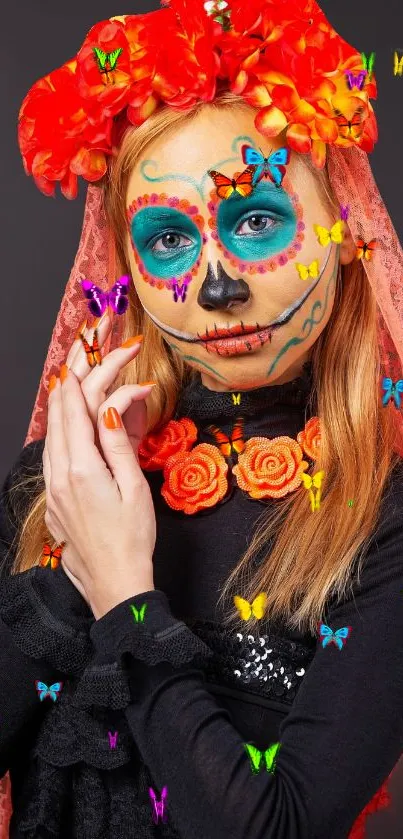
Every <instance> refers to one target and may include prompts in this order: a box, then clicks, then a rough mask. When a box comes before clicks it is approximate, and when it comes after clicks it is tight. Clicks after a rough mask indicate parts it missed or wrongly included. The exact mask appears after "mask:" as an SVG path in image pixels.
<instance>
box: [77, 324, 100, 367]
mask: <svg viewBox="0 0 403 839" xmlns="http://www.w3.org/2000/svg"><path fill="white" fill-rule="evenodd" d="M80 338H81V340H82V342H83V344H84V349H85V352H86V354H87V361H88V364H89V365H90V367H95V366H96V365H97V364H101V363H102V357H101V352H100V349H99V344H98V330H97V329H94V338H93V343H92V344H91V345H90V344H89V343H88V341H87V339H86V338H84V335H80Z"/></svg>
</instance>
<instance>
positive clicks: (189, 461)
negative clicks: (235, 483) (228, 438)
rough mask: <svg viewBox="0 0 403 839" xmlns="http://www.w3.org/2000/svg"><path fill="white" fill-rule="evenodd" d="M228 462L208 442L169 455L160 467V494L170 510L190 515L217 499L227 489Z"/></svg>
mask: <svg viewBox="0 0 403 839" xmlns="http://www.w3.org/2000/svg"><path fill="white" fill-rule="evenodd" d="M227 473H228V464H227V463H226V462H225V460H224V458H223V457H222V455H221V454H220V452H219V451H218V449H217V448H216V446H211V445H210V443H200V444H199V445H198V446H195V448H194V449H192V451H191V452H185V451H182V452H179V454H176V455H173V456H172V457H170V458H169V459H168V460H167V462H166V464H165V468H164V478H165V483H164V484H163V486H162V487H161V495H162V496H163V497H164V498H165V501H166V503H167V504H168V505H169V507H172V509H173V510H182V512H183V513H188V515H192V514H193V513H198V512H199V510H204V509H206V508H207V507H214V506H215V504H218V502H219V501H221V500H222V499H223V498H224V496H225V494H226V492H227V489H228V481H227Z"/></svg>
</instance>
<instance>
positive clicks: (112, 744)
mask: <svg viewBox="0 0 403 839" xmlns="http://www.w3.org/2000/svg"><path fill="white" fill-rule="evenodd" d="M108 737H109V745H110V747H111V749H116V742H117V739H118V732H117V731H115V733H114V734H112V732H111V731H108Z"/></svg>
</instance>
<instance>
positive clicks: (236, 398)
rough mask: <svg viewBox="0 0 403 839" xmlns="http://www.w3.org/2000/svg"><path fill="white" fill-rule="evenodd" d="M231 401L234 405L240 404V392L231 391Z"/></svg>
mask: <svg viewBox="0 0 403 839" xmlns="http://www.w3.org/2000/svg"><path fill="white" fill-rule="evenodd" d="M232 401H233V403H234V405H240V404H241V394H240V393H237V394H235V393H233V394H232Z"/></svg>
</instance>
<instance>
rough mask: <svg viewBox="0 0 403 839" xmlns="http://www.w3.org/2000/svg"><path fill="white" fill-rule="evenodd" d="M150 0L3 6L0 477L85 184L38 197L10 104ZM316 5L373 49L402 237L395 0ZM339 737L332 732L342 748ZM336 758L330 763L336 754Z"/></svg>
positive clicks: (377, 160)
mask: <svg viewBox="0 0 403 839" xmlns="http://www.w3.org/2000/svg"><path fill="white" fill-rule="evenodd" d="M158 6H159V4H158V2H156V0H154V2H150V0H141V2H139V3H133V4H132V5H130V4H128V5H127V6H126V7H125V6H123V8H119V6H117V5H116V3H115V2H109V1H108V0H85V2H80V3H78V2H76V0H75V1H74V2H72V0H70V2H68V3H65V4H64V3H60V2H54V0H52V2H51V0H35V2H32V0H17V1H16V0H15V2H8V3H7V4H6V5H5V7H3V8H2V13H1V22H2V32H3V37H2V62H1V66H2V72H1V74H0V103H1V111H0V114H1V116H0V120H1V131H0V143H1V150H0V151H1V153H0V167H1V169H0V186H1V201H0V231H1V232H0V241H1V249H2V251H1V252H2V305H1V310H2V318H3V319H2V328H1V330H0V375H1V382H2V410H1V412H0V440H1V444H0V482H2V480H3V478H4V477H5V475H6V473H7V472H8V470H9V468H10V466H11V464H12V463H13V461H14V460H15V459H16V457H17V455H18V453H19V451H20V449H21V448H22V446H23V443H24V439H25V435H26V433H27V429H28V424H29V419H30V416H31V412H32V409H33V404H34V400H35V397H36V392H37V388H38V385H39V379H40V375H41V373H42V367H43V364H44V360H45V356H46V352H47V348H48V345H49V341H50V337H51V333H52V329H53V326H54V323H55V320H56V316H57V312H58V309H59V305H60V300H61V297H62V294H63V290H64V287H65V284H66V281H67V279H68V275H69V272H70V269H71V266H72V263H73V260H74V256H75V253H76V248H77V245H78V241H79V236H80V231H81V224H82V218H83V207H84V198H85V187H84V185H83V184H82V185H81V186H80V192H79V197H78V198H77V199H76V200H75V201H67V200H66V199H65V198H62V197H61V196H60V195H57V197H56V198H55V199H53V198H46V197H45V196H44V195H42V194H41V193H40V192H39V190H38V189H37V188H36V187H35V185H34V182H33V179H32V178H28V177H27V176H26V175H25V172H24V170H23V166H22V161H21V157H20V153H19V149H18V144H17V129H16V126H17V115H18V110H19V107H20V105H21V102H22V100H23V98H24V96H25V94H26V93H27V92H28V90H29V88H30V87H31V85H32V84H33V83H34V82H35V81H37V80H38V79H39V78H41V77H42V76H44V75H45V74H46V73H48V72H50V71H51V70H53V69H55V68H56V67H59V66H60V65H61V64H63V63H64V62H65V61H66V60H68V59H70V58H72V57H73V56H74V55H75V54H76V52H77V50H78V49H79V47H80V46H81V44H82V42H83V40H84V37H85V35H86V33H87V32H88V30H89V29H90V28H91V26H93V25H94V23H97V22H98V21H100V20H103V19H105V18H108V17H111V16H112V15H118V14H134V13H136V12H146V11H150V10H152V9H157V8H158ZM321 7H322V9H323V11H324V12H325V14H326V15H327V17H328V18H329V20H330V22H331V23H332V24H333V26H334V27H335V29H336V30H337V31H338V32H339V34H340V35H341V36H342V37H344V38H345V39H346V40H347V41H348V42H349V43H351V44H352V45H353V46H355V47H356V48H357V49H358V50H359V51H364V52H367V53H368V52H371V51H372V50H375V52H376V62H375V73H376V78H377V83H378V99H377V101H376V102H373V105H374V108H375V112H376V115H377V118H378V125H379V135H380V136H379V140H378V143H377V145H376V147H375V150H374V151H373V152H372V154H371V155H370V161H371V165H372V168H373V171H374V175H375V178H376V181H377V183H378V186H379V189H380V191H381V193H382V195H383V198H384V200H385V202H386V204H387V207H388V209H389V212H390V215H391V217H392V220H393V222H394V225H395V227H396V230H397V232H398V235H399V237H400V240H402V234H403V214H402V211H401V191H402V175H403V159H402V151H401V149H402V145H401V143H402V141H401V137H402V135H403V113H402V103H403V77H398V76H397V77H395V76H394V75H393V53H394V50H395V49H397V50H402V51H403V3H402V0H383V2H382V3H379V2H378V0H322V3H321ZM374 667H376V662H374ZM374 678H376V671H375V669H374ZM342 744H343V732H342V731H340V748H342V747H343V745H342ZM334 759H335V760H337V755H335V756H334ZM353 780H354V779H351V781H352V782H353ZM391 789H392V792H393V793H394V795H393V806H392V808H391V810H390V811H388V812H387V813H385V814H384V813H382V814H378V815H375V816H373V817H372V818H371V821H370V824H369V830H368V839H398V837H401V836H402V834H403V800H402V799H403V766H401V767H400V768H399V770H398V772H397V773H396V777H395V779H394V782H393V784H392V786H391ZM399 798H400V799H401V801H400V803H399V802H398V799H399Z"/></svg>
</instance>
